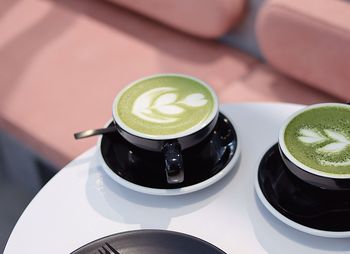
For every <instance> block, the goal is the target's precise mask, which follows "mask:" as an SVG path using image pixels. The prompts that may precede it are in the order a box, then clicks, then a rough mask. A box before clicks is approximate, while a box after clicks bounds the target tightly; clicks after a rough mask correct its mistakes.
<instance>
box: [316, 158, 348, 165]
mask: <svg viewBox="0 0 350 254" xmlns="http://www.w3.org/2000/svg"><path fill="white" fill-rule="evenodd" d="M318 162H319V163H320V164H321V165H324V166H333V167H345V166H350V159H348V160H346V161H341V162H333V161H327V160H318Z"/></svg>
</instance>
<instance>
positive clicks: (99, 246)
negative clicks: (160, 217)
mask: <svg viewBox="0 0 350 254" xmlns="http://www.w3.org/2000/svg"><path fill="white" fill-rule="evenodd" d="M105 249H106V250H108V251H110V252H106V251H105ZM100 251H101V252H100ZM112 251H114V252H112ZM95 253H121V254H124V253H127V254H162V253H164V254H165V253H168V254H195V253H198V254H225V252H223V251H222V250H220V249H219V248H217V247H215V246H214V245H212V244H210V243H208V242H206V241H204V240H202V239H199V238H197V237H194V236H190V235H186V234H183V233H178V232H173V231H167V230H135V231H129V232H123V233H119V234H114V235H110V236H107V237H104V238H101V239H98V240H96V241H93V242H91V243H89V244H87V245H85V246H83V247H81V248H79V249H77V250H75V251H74V252H72V253H71V254H95Z"/></svg>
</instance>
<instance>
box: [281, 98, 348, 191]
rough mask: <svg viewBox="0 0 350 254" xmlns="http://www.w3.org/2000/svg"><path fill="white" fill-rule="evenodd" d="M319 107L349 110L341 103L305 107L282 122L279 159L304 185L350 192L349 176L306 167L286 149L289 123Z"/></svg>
mask: <svg viewBox="0 0 350 254" xmlns="http://www.w3.org/2000/svg"><path fill="white" fill-rule="evenodd" d="M321 107H344V108H346V109H349V110H350V105H347V104H343V103H320V104H315V105H311V106H307V107H305V108H303V109H301V110H299V111H297V112H296V113H294V114H292V115H291V116H290V117H289V118H288V119H287V120H286V121H285V122H284V124H283V125H282V128H281V129H280V132H279V139H278V146H279V151H280V154H281V157H282V159H283V162H284V163H285V165H286V166H287V168H288V169H289V170H290V172H291V173H293V174H294V175H295V176H296V177H298V178H299V179H301V180H302V181H304V182H306V183H309V184H311V185H313V186H316V187H319V188H322V189H327V190H335V191H343V190H350V174H332V173H327V172H323V171H320V170H317V169H315V168H312V167H310V166H307V165H305V164H303V163H302V162H300V161H299V160H298V159H296V158H295V157H294V156H293V155H292V154H291V152H290V151H289V149H288V148H287V145H286V142H285V131H286V128H287V126H288V125H289V123H290V122H291V121H292V120H293V119H295V118H296V117H297V116H299V115H300V114H302V113H303V112H305V111H308V110H311V109H316V108H321ZM343 120H344V121H348V122H349V121H350V119H343ZM305 126H307V123H305ZM349 128H350V125H349ZM316 138H317V137H316ZM320 142H322V141H320ZM326 144H327V142H326ZM348 146H350V144H348Z"/></svg>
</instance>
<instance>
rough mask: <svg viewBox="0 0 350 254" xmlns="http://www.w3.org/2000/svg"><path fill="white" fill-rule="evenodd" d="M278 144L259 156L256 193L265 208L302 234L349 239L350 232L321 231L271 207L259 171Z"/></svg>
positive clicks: (255, 184)
mask: <svg viewBox="0 0 350 254" xmlns="http://www.w3.org/2000/svg"><path fill="white" fill-rule="evenodd" d="M276 144H277V142H274V143H273V144H272V145H270V146H269V147H268V148H267V149H266V150H265V151H264V152H263V153H262V156H259V160H258V165H257V171H256V174H255V182H254V189H255V193H256V194H257V196H258V198H259V200H260V201H261V203H262V204H263V205H264V207H265V208H266V209H267V210H268V211H269V212H270V213H271V214H272V215H273V216H274V217H275V218H277V219H278V220H279V221H281V222H283V223H284V224H286V225H288V226H290V227H292V228H294V229H296V230H299V231H301V232H304V233H307V234H310V235H314V236H321V237H327V238H349V237H350V231H327V230H320V229H315V228H311V227H307V226H305V225H302V224H300V223H297V222H295V221H293V220H291V219H290V218H288V217H286V216H285V215H283V214H281V213H280V212H279V211H278V210H277V209H276V208H275V207H273V206H272V205H271V203H270V202H269V200H268V198H267V197H266V196H265V195H264V193H263V192H262V190H261V187H260V182H259V169H260V163H261V161H262V159H263V158H264V156H265V155H266V153H267V151H269V150H270V149H271V148H272V147H273V146H275V145H276Z"/></svg>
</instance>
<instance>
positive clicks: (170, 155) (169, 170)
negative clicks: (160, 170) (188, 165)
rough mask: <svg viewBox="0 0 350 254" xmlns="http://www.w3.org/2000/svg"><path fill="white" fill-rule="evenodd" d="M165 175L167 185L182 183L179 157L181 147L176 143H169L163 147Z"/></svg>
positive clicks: (181, 166)
mask: <svg viewBox="0 0 350 254" xmlns="http://www.w3.org/2000/svg"><path fill="white" fill-rule="evenodd" d="M162 152H163V154H164V160H165V173H166V177H167V182H168V183H169V184H177V183H182V182H183V181H184V169H183V161H182V155H181V146H180V144H179V143H178V142H177V141H171V142H168V143H166V144H165V145H164V146H163V149H162Z"/></svg>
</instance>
